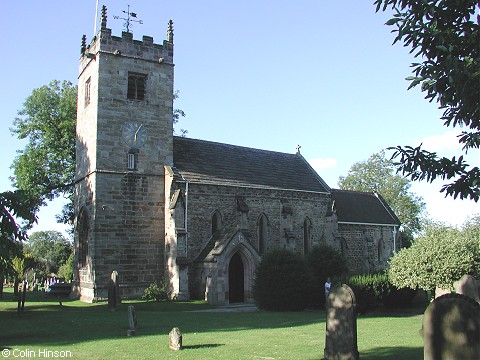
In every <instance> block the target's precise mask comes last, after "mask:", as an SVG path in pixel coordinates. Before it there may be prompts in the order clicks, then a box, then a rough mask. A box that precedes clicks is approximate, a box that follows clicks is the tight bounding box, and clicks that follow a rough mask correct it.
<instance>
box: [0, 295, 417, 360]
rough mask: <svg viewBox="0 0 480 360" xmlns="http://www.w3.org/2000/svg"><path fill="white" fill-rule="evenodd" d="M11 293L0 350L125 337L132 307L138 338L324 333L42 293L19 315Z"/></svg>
mask: <svg viewBox="0 0 480 360" xmlns="http://www.w3.org/2000/svg"><path fill="white" fill-rule="evenodd" d="M12 299H13V297H12V296H11V294H8V293H7V294H5V293H4V298H3V299H0V324H8V326H1V327H0V339H1V340H0V342H1V343H0V348H2V349H3V348H9V347H16V346H34V345H37V344H38V345H41V346H42V347H44V346H53V345H55V346H62V345H68V344H71V343H80V342H90V341H96V340H108V339H122V338H126V330H127V329H128V321H127V319H128V317H127V308H128V305H134V306H135V312H136V315H137V320H138V328H137V335H136V337H148V336H165V337H166V338H167V337H168V333H169V332H170V330H171V329H172V328H173V327H179V328H180V329H181V331H182V333H183V334H188V333H201V332H205V333H207V332H229V331H232V332H234V331H241V330H250V329H278V328H294V327H301V326H306V325H312V324H315V325H318V327H319V329H324V328H325V312H324V311H323V310H308V311H304V312H264V311H256V312H243V313H242V312H201V311H198V310H205V309H211V308H212V306H210V305H208V304H205V303H204V302H144V301H125V302H124V303H122V304H120V305H119V306H118V307H117V309H116V310H115V311H113V312H111V311H109V309H108V304H107V303H97V304H86V303H82V302H79V301H76V300H71V299H68V298H62V299H61V301H62V306H60V305H59V302H58V299H57V298H55V297H54V298H49V297H44V295H43V294H42V293H36V294H34V293H31V294H28V295H27V302H26V304H25V312H24V313H23V314H21V316H17V311H16V303H15V302H13V301H12ZM423 310H424V309H422V308H418V309H408V310H405V311H403V310H402V311H399V312H397V313H391V312H388V311H376V312H372V313H368V314H366V315H361V316H360V317H359V319H361V318H375V317H377V318H381V317H397V316H398V317H400V316H403V317H405V316H407V317H409V316H416V315H419V314H422V313H423ZM224 346H225V344H215V343H206V344H194V345H187V346H184V349H186V350H195V349H205V348H219V347H224ZM422 357H423V348H421V347H419V348H407V347H393V348H392V347H389V348H387V347H377V348H373V349H369V350H368V351H362V352H361V358H362V359H387V360H388V359H406V360H407V359H408V360H415V359H421V358H422Z"/></svg>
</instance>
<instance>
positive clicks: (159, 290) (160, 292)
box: [143, 281, 168, 301]
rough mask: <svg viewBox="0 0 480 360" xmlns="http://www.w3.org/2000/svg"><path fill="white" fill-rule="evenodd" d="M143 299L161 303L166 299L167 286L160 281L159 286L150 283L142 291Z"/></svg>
mask: <svg viewBox="0 0 480 360" xmlns="http://www.w3.org/2000/svg"><path fill="white" fill-rule="evenodd" d="M143 299H144V300H147V301H161V300H167V299H168V284H167V283H166V282H165V281H161V282H160V285H158V284H157V283H156V282H154V283H151V284H150V285H148V287H147V288H146V289H145V290H144V291H143Z"/></svg>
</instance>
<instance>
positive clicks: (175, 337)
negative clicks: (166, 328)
mask: <svg viewBox="0 0 480 360" xmlns="http://www.w3.org/2000/svg"><path fill="white" fill-rule="evenodd" d="M168 343H169V346H170V349H172V350H182V333H181V332H180V329H179V328H178V327H174V328H173V329H172V330H171V331H170V333H169V334H168Z"/></svg>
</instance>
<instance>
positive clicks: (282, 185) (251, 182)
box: [173, 136, 330, 192]
mask: <svg viewBox="0 0 480 360" xmlns="http://www.w3.org/2000/svg"><path fill="white" fill-rule="evenodd" d="M173 166H174V170H175V171H176V172H177V173H178V172H179V173H180V174H181V176H182V177H183V178H185V179H186V180H187V181H190V182H202V183H210V184H225V185H232V186H248V187H263V188H276V189H286V190H302V191H313V192H330V188H329V186H328V185H327V184H326V183H325V182H324V181H323V179H322V178H321V177H320V176H318V174H317V173H316V172H315V170H313V168H312V167H311V166H310V165H309V164H308V162H307V161H306V160H305V159H304V158H303V156H301V155H300V154H286V153H280V152H275V151H267V150H260V149H253V148H248V147H242V146H236V145H229V144H222V143H217V142H211V141H205V140H197V139H190V138H185V137H177V136H176V137H174V138H173Z"/></svg>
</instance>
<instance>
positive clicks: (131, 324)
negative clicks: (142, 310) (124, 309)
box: [127, 305, 137, 336]
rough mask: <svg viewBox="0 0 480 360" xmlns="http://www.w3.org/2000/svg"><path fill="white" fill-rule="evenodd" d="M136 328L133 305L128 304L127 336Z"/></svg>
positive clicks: (134, 331) (131, 334) (132, 333)
mask: <svg viewBox="0 0 480 360" xmlns="http://www.w3.org/2000/svg"><path fill="white" fill-rule="evenodd" d="M136 330H137V315H136V313H135V307H134V306H133V305H128V330H127V336H134V335H135V333H136Z"/></svg>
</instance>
